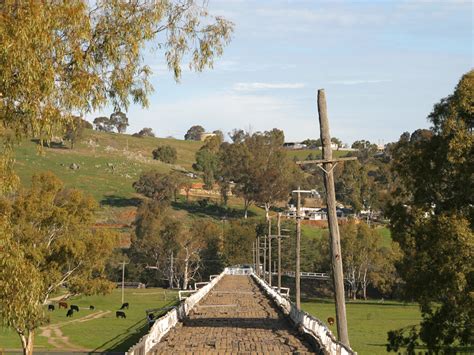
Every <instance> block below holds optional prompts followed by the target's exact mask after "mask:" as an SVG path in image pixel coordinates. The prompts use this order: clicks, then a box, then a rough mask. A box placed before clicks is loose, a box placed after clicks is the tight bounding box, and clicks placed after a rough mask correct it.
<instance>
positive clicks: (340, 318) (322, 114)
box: [298, 89, 350, 346]
mask: <svg viewBox="0 0 474 355" xmlns="http://www.w3.org/2000/svg"><path fill="white" fill-rule="evenodd" d="M318 113H319V125H320V127H321V143H322V147H323V161H329V162H323V169H324V185H325V187H326V201H327V209H328V222H329V234H330V236H331V264H332V275H333V282H334V291H335V300H336V319H337V334H338V337H339V340H340V341H341V342H342V343H343V344H345V345H347V346H350V345H349V334H348V332H347V318H346V303H345V298H344V276H343V270H342V255H341V242H340V237H339V226H338V225H337V214H336V192H335V190H334V174H333V162H331V160H332V149H331V135H330V134H329V122H328V116H327V107H326V95H325V94H324V90H323V89H321V90H318ZM298 201H299V199H298Z"/></svg>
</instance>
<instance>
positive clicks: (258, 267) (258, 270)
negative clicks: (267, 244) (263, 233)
mask: <svg viewBox="0 0 474 355" xmlns="http://www.w3.org/2000/svg"><path fill="white" fill-rule="evenodd" d="M257 276H260V237H257Z"/></svg>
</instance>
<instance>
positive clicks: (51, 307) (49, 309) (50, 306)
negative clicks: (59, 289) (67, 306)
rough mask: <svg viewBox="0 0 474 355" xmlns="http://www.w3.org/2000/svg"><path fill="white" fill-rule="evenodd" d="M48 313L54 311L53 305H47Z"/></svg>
mask: <svg viewBox="0 0 474 355" xmlns="http://www.w3.org/2000/svg"><path fill="white" fill-rule="evenodd" d="M48 311H51V312H52V311H54V304H48Z"/></svg>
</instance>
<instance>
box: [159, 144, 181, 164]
mask: <svg viewBox="0 0 474 355" xmlns="http://www.w3.org/2000/svg"><path fill="white" fill-rule="evenodd" d="M153 159H156V160H160V161H162V162H164V163H168V164H174V163H176V160H177V159H178V153H177V151H176V148H173V147H172V146H170V145H160V146H158V148H156V149H155V150H154V151H153Z"/></svg>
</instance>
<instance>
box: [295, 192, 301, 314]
mask: <svg viewBox="0 0 474 355" xmlns="http://www.w3.org/2000/svg"><path fill="white" fill-rule="evenodd" d="M300 190H301V188H300V187H298V203H297V205H296V206H297V207H296V270H295V289H296V308H297V309H301V280H300V277H301V271H300V253H301V216H300V209H301V192H300Z"/></svg>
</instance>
